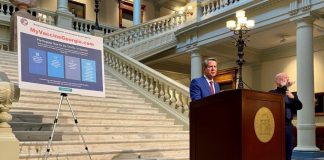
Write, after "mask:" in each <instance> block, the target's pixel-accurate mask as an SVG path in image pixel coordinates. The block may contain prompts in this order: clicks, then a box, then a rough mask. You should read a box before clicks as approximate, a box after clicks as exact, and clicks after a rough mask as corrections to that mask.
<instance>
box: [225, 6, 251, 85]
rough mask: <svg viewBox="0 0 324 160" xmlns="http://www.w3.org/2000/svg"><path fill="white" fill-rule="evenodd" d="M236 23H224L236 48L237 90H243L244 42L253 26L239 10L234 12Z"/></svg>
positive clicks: (233, 21) (232, 21) (230, 21)
mask: <svg viewBox="0 0 324 160" xmlns="http://www.w3.org/2000/svg"><path fill="white" fill-rule="evenodd" d="M236 19H237V20H236V21H235V20H229V21H227V22H226V27H227V28H228V29H229V30H231V31H233V32H234V39H235V43H234V44H235V46H236V47H237V51H238V53H237V55H238V57H239V59H238V60H237V61H236V63H237V64H238V66H239V83H238V89H243V88H244V87H243V84H244V82H243V78H242V65H243V64H244V62H245V60H244V59H243V56H244V52H243V49H244V47H245V46H246V43H245V40H246V38H247V37H248V36H247V35H246V34H247V32H248V31H249V30H250V29H252V28H253V27H254V25H255V21H254V20H248V19H247V17H245V11H243V10H239V11H237V12H236Z"/></svg>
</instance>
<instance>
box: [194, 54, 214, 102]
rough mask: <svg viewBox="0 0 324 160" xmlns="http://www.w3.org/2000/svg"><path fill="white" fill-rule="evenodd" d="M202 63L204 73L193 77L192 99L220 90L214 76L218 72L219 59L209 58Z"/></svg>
mask: <svg viewBox="0 0 324 160" xmlns="http://www.w3.org/2000/svg"><path fill="white" fill-rule="evenodd" d="M202 65H203V72H204V75H203V76H201V77H199V78H195V79H193V80H192V81H191V83H190V98H191V100H192V101H196V100H199V99H202V98H204V97H208V96H210V95H213V94H215V93H218V92H219V85H218V84H217V83H216V82H214V77H215V76H216V74H217V60H216V59H215V58H207V59H205V60H204V62H203V64H202Z"/></svg>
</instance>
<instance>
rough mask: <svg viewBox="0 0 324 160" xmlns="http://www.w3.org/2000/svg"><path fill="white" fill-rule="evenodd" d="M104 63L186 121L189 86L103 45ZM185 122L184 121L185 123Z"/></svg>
mask: <svg viewBox="0 0 324 160" xmlns="http://www.w3.org/2000/svg"><path fill="white" fill-rule="evenodd" d="M104 49H105V53H104V54H105V63H106V64H107V65H109V66H110V67H112V68H113V70H114V71H116V72H118V73H119V75H122V76H123V77H125V78H127V79H128V80H129V82H131V83H132V84H133V85H136V86H139V87H140V88H141V89H142V90H143V91H145V92H146V93H149V94H151V95H152V96H154V97H156V98H158V99H159V100H160V102H161V103H163V104H164V105H167V106H168V107H169V108H170V107H171V108H173V109H174V110H176V111H177V113H178V114H179V115H181V116H182V119H184V120H185V121H187V122H188V115H189V107H188V106H189V102H190V96H189V88H188V87H186V86H184V85H183V84H181V83H178V82H176V81H174V80H173V79H171V78H169V77H167V76H164V75H163V74H161V73H159V72H157V71H155V70H154V69H152V68H150V67H148V66H146V65H144V64H142V63H140V62H138V61H136V60H134V59H132V58H130V57H128V56H126V55H124V54H123V53H121V52H119V51H117V50H116V49H114V48H111V47H109V46H108V45H104ZM187 122H186V123H187Z"/></svg>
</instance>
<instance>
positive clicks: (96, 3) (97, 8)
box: [94, 0, 101, 30]
mask: <svg viewBox="0 0 324 160" xmlns="http://www.w3.org/2000/svg"><path fill="white" fill-rule="evenodd" d="M99 1H100V0H95V9H94V11H95V12H96V23H95V28H94V29H96V30H101V27H100V26H99V20H98V13H99Z"/></svg>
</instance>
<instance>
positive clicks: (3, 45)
mask: <svg viewBox="0 0 324 160" xmlns="http://www.w3.org/2000/svg"><path fill="white" fill-rule="evenodd" d="M0 51H9V43H8V42H3V41H0Z"/></svg>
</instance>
